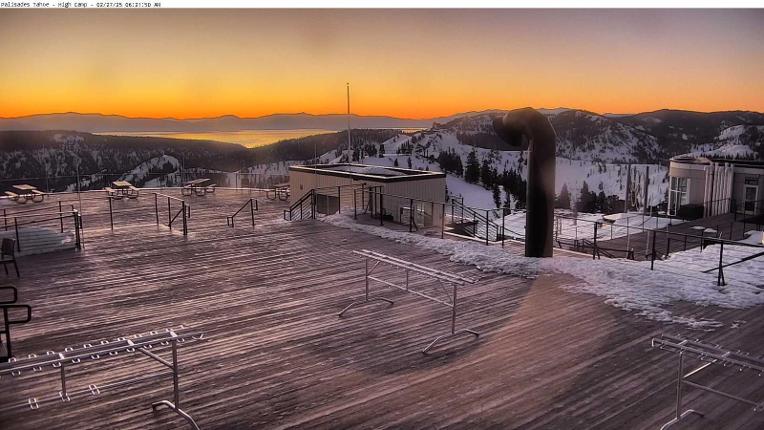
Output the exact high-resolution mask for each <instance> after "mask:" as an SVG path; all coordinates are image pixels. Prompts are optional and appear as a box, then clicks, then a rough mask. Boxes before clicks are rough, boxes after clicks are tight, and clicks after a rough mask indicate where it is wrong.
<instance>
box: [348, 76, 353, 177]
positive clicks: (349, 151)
mask: <svg viewBox="0 0 764 430" xmlns="http://www.w3.org/2000/svg"><path fill="white" fill-rule="evenodd" d="M346 85H347V99H348V163H350V162H351V161H352V157H353V148H352V147H351V144H350V82H348V83H346Z"/></svg>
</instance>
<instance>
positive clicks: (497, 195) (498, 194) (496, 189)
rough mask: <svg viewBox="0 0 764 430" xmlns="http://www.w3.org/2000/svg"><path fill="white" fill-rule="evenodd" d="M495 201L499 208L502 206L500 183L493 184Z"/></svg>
mask: <svg viewBox="0 0 764 430" xmlns="http://www.w3.org/2000/svg"><path fill="white" fill-rule="evenodd" d="M492 191H493V202H494V203H495V204H496V207H497V208H500V207H501V192H499V185H498V184H493V189H492Z"/></svg>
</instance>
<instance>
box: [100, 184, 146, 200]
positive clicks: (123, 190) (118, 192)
mask: <svg viewBox="0 0 764 430" xmlns="http://www.w3.org/2000/svg"><path fill="white" fill-rule="evenodd" d="M111 184H112V185H113V186H114V188H111V187H106V188H104V190H106V192H107V193H108V194H109V197H111V198H113V199H121V198H123V197H127V198H128V199H135V198H138V195H139V194H140V190H139V189H138V188H135V187H134V186H133V184H131V183H130V182H128V181H123V180H120V181H114V182H112V183H111Z"/></svg>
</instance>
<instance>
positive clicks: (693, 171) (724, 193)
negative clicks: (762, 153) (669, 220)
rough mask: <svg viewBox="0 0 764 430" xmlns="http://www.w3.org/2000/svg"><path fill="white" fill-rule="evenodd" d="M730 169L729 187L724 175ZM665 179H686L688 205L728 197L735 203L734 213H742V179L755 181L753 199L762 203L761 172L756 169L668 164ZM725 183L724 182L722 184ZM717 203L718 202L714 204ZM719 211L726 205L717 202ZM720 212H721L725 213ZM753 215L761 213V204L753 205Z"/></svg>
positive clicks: (763, 209) (763, 183)
mask: <svg viewBox="0 0 764 430" xmlns="http://www.w3.org/2000/svg"><path fill="white" fill-rule="evenodd" d="M729 169H732V172H733V174H732V179H731V182H732V183H731V184H729V183H728V181H729V177H728V176H726V173H729V172H728V170H729ZM711 172H714V177H713V182H714V184H715V187H714V190H713V193H711V188H710V183H711V181H712V177H711ZM669 176H671V177H678V178H689V179H690V185H689V191H688V198H689V203H690V204H704V205H709V203H710V201H711V200H719V199H723V198H727V197H731V198H732V199H734V200H735V202H736V203H737V208H736V210H737V211H742V209H743V208H742V204H743V200H744V198H745V180H746V178H756V179H757V182H758V187H759V189H758V196H757V200H764V169H763V168H757V167H747V166H739V165H738V166H736V165H734V164H733V163H717V165H716V166H715V164H693V163H682V162H677V161H671V162H670V164H669ZM725 180H726V181H727V183H725ZM717 203H718V202H717ZM718 206H719V207H720V208H722V207H723V208H727V206H726V205H724V204H720V203H718ZM726 211H727V209H724V211H723V212H726ZM717 213H722V211H721V210H718V211H717V210H711V212H710V213H706V216H710V215H715V214H717ZM756 213H757V214H761V213H764V202H762V203H759V204H757V205H756Z"/></svg>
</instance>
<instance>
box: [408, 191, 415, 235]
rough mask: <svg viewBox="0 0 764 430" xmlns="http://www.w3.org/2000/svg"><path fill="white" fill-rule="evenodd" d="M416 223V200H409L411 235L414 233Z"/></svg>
mask: <svg viewBox="0 0 764 430" xmlns="http://www.w3.org/2000/svg"><path fill="white" fill-rule="evenodd" d="M413 223H414V199H409V233H411V232H412V231H413V227H414V226H413Z"/></svg>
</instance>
